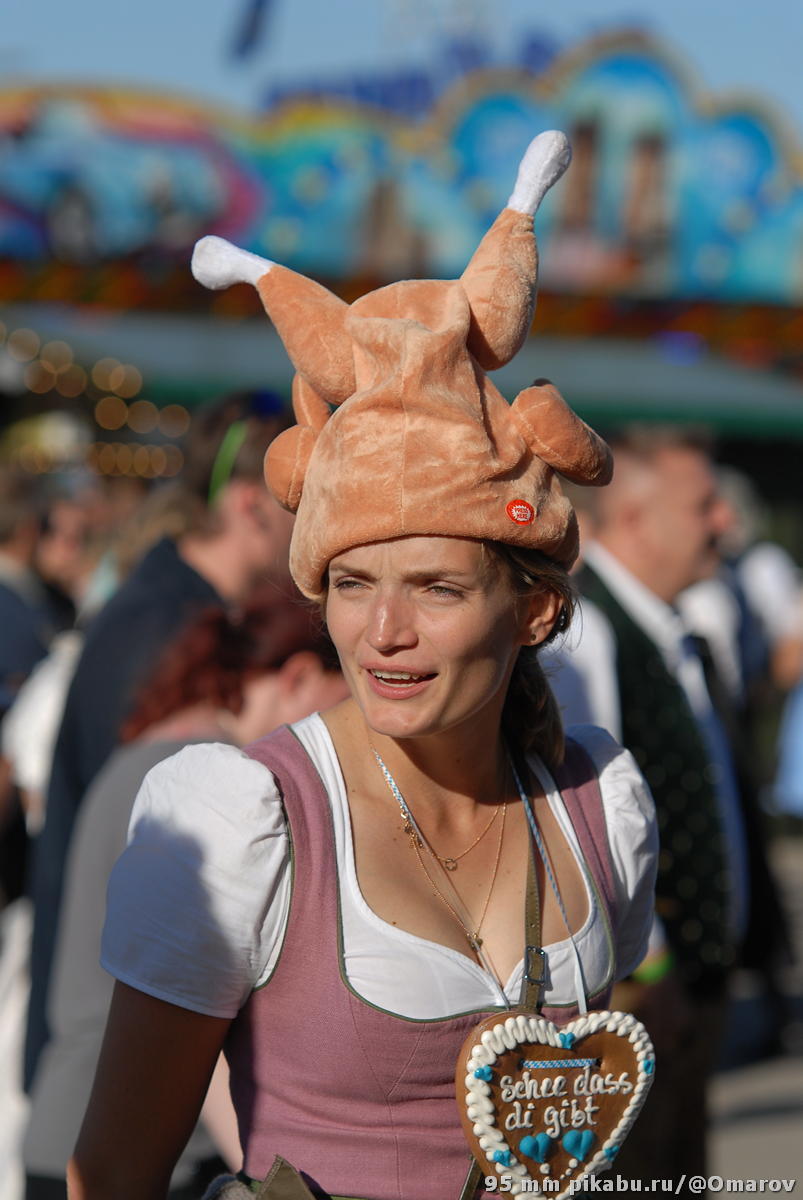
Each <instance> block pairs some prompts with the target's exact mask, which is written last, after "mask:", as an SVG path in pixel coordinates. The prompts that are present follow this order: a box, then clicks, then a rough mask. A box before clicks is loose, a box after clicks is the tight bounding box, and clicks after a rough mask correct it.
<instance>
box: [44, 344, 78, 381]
mask: <svg viewBox="0 0 803 1200" xmlns="http://www.w3.org/2000/svg"><path fill="white" fill-rule="evenodd" d="M39 357H40V358H41V360H42V362H43V364H44V365H45V366H46V367H49V368H50V370H51V371H52V372H53V373H54V374H58V373H59V371H66V370H67V368H68V367H69V366H70V364H71V363H72V361H73V352H72V347H70V346H68V345H67V343H66V342H48V343H47V345H46V346H43V347H42V349H41V350H40V352H39Z"/></svg>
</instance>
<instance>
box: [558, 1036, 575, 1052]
mask: <svg viewBox="0 0 803 1200" xmlns="http://www.w3.org/2000/svg"><path fill="white" fill-rule="evenodd" d="M559 1036H560V1044H561V1046H562V1047H563V1049H564V1050H571V1048H572V1046H573V1045H574V1043H575V1036H574V1034H573V1033H561V1034H560V1035H559Z"/></svg>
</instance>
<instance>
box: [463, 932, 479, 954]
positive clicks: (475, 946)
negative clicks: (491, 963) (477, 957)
mask: <svg viewBox="0 0 803 1200" xmlns="http://www.w3.org/2000/svg"><path fill="white" fill-rule="evenodd" d="M466 937H467V938H468V944H469V946H470V947H471V949H472V950H473V951H474V953H475V954H479V952H480V946H481V945H482V938H481V937H480V935H479V933H469V934H466Z"/></svg>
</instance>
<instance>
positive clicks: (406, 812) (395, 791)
mask: <svg viewBox="0 0 803 1200" xmlns="http://www.w3.org/2000/svg"><path fill="white" fill-rule="evenodd" d="M369 744H370V743H369ZM371 749H372V750H373V752H374V758H375V759H376V761H377V763H378V764H379V769H380V770H381V772H382V774H383V775H384V777H385V783H386V784H387V785H388V787H389V788H390V792H391V795H392V796H393V797H394V799H395V800H396V803H397V804H398V806H399V808H400V810H401V815H402V819H403V822H404V832H405V833H406V834H407V835H408V836H409V837H411V838H417V839H418V842H419V844H421V843H424V842H426V846H427V850H429V852H430V854H431V855H432V857H433V858H437V860H438V862H439V863H440V864H441V866H442V867H445V868H446V870H447V871H456V870H457V864H458V862H459V861H460V859H461V858H465V857H466V855H467V854H468V853H469V852H470V851H471V850H473V849H474V847H475V846H478V845H479V843H480V842H481V841H482V839H483V838H484V837H485V835H486V833H488V832H489V831H490V828H491V826H492V825H493V823H494V821H495V820H496V818H497V817H498V816H499V808H498V807H495V808H494V811H493V813H492V814H491V819H490V821H489V822H488V824H487V825H486V826H485V828H484V829H483V830H482V831H481V832H480V833H478V834H477V836H476V837H475V838H474V841H473V842H472V843H471V845H470V846H466V848H465V850H461V851H460V853H459V854H449V855H447V856H446V857H443V856H442V855H440V854H438V852H437V850H434V849H433V847H432V846H431V845H430V843H429V842H428V841H427V840H426V838H425V837H424V835H423V834H422V832H421V830H420V829H419V828H418V824H417V822H416V820H415V817H414V816H413V814H412V813H411V811H410V808H409V805H408V804H407V801H406V800H405V798H404V796H403V795H402V794H401V791H400V789H399V786H398V784H397V783H396V780H395V779H394V778H393V776H392V775H391V773H390V771H389V770H388V768H387V767H386V766H385V763H384V761H383V759H382V758H381V757H380V755H379V752H378V751H377V750H376V749H375V748H374V747H373V746H371Z"/></svg>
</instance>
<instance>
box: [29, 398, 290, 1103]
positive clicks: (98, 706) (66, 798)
mask: <svg viewBox="0 0 803 1200" xmlns="http://www.w3.org/2000/svg"><path fill="white" fill-rule="evenodd" d="M287 420H288V419H287V416H286V414H285V413H284V412H283V411H282V410H281V408H280V406H279V404H278V403H277V400H276V397H275V396H273V395H271V394H269V393H252V392H248V393H236V394H234V395H231V396H228V397H226V398H224V399H223V400H222V401H220V402H219V403H217V404H215V405H213V406H211V407H209V408H208V409H207V410H206V411H204V412H201V413H199V414H198V415H197V416H196V418H195V420H194V421H193V424H192V426H191V431H190V434H189V437H188V442H187V445H186V448H185V471H184V476H183V480H182V485H183V492H184V495H185V496H186V499H187V503H188V505H189V521H188V525H187V527H186V529H185V531H184V532H183V533H182V534H181V536H179V537H178V538H176V539H175V540H174V539H172V538H163V539H162V540H160V541H159V542H158V543H157V544H156V545H155V546H153V547H152V548H151V549H150V550H148V551H147V553H146V554H145V555H144V557H143V558H142V559H141V561H140V562H139V563H138V564H137V566H136V567H135V568H134V569H133V570H132V571H131V573H130V574H129V575H128V576H127V578H126V579H125V580H124V582H123V583H122V585H121V586H120V587H119V588H118V590H117V591H116V592H114V594H113V595H112V597H111V599H110V600H109V601H108V602H107V603H106V604H105V605H104V606H103V607H102V608H101V610H100V611H99V613H98V614H97V616H96V617H95V618H94V619H93V620H92V621H91V623H90V625H89V627H88V629H87V631H86V639H85V642H84V646H83V649H82V651H81V655H80V658H79V660H78V664H77V667H76V669H75V673H74V675H73V677H72V681H71V684H70V688H69V692H68V694H67V699H66V703H65V706H64V713H63V717H62V721H61V726H60V729H59V734H58V737H57V740H56V745H55V751H54V754H53V762H52V770H51V775H50V783H49V787H48V793H47V801H46V810H45V823H44V826H43V828H42V831H41V833H40V834H39V837H38V838H37V840H36V844H35V847H34V856H33V874H32V894H33V901H34V931H33V944H32V954H31V995H30V1004H29V1019H28V1030H27V1036H26V1048H25V1079H26V1086H28V1085H29V1084H30V1082H31V1080H32V1078H33V1073H34V1070H35V1067H36V1062H37V1059H38V1056H39V1053H40V1051H41V1049H42V1047H43V1045H44V1044H45V1042H46V1040H47V1036H48V1035H47V1022H46V1019H45V1011H46V1003H47V989H48V983H49V977H50V966H51V959H52V952H53V945H54V939H55V930H56V923H57V920H58V914H59V907H60V902H61V887H62V878H63V871H64V861H65V857H66V854H67V850H68V848H69V843H70V837H71V834H72V828H73V823H74V820H75V816H76V814H77V812H78V808H79V806H80V804H81V801H82V799H83V797H84V795H85V794H86V792H87V790H88V788H89V786H90V784H91V783H92V781H93V779H94V778H95V776H96V774H97V772H98V771H99V770H100V768H101V767H102V766H103V764H104V762H105V761H106V759H107V758H108V756H109V754H110V753H111V751H112V750H113V749H114V747H115V745H116V744H117V742H118V741H119V736H120V729H121V727H122V724H123V722H124V720H125V718H126V717H127V716H128V713H129V710H130V707H131V704H132V701H133V698H134V696H135V694H136V692H137V690H138V687H139V685H140V683H141V681H142V679H143V678H144V676H145V674H146V673H147V671H148V670H149V668H151V667H152V665H153V663H154V662H155V661H156V659H157V658H158V655H159V654H160V652H161V651H162V650H163V649H164V647H165V646H166V645H167V644H168V643H169V642H170V641H171V639H172V638H173V637H175V635H176V634H177V633H178V632H179V631H180V630H181V629H182V628H183V627H184V626H185V625H186V623H187V622H188V621H189V620H191V619H192V618H193V617H194V616H195V615H196V614H197V613H198V612H199V611H201V610H202V609H203V608H205V607H207V606H209V605H210V604H219V603H221V602H222V603H225V604H227V605H237V604H240V603H242V602H243V601H244V600H245V599H247V597H248V595H249V593H250V592H251V591H252V589H253V588H254V587H255V586H256V585H257V584H258V583H260V582H261V581H263V580H264V579H266V578H271V577H272V578H274V579H276V580H278V581H284V580H286V579H287V578H288V575H287V552H288V546H289V541H290V533H291V528H292V518H291V517H290V516H289V515H288V514H287V513H286V512H285V511H284V510H283V509H282V508H280V507H279V505H278V504H277V503H276V502H275V501H274V500H273V499H272V498H271V497H270V496H269V495H268V493H267V492H266V490H265V487H264V483H263V476H262V462H263V458H264V455H265V451H266V449H267V447H268V445H269V444H270V442H271V441H272V439H273V438H274V437H275V436H276V434H277V433H279V432H280V431H281V430H282V429H283V428H285V427H286V425H287Z"/></svg>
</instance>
